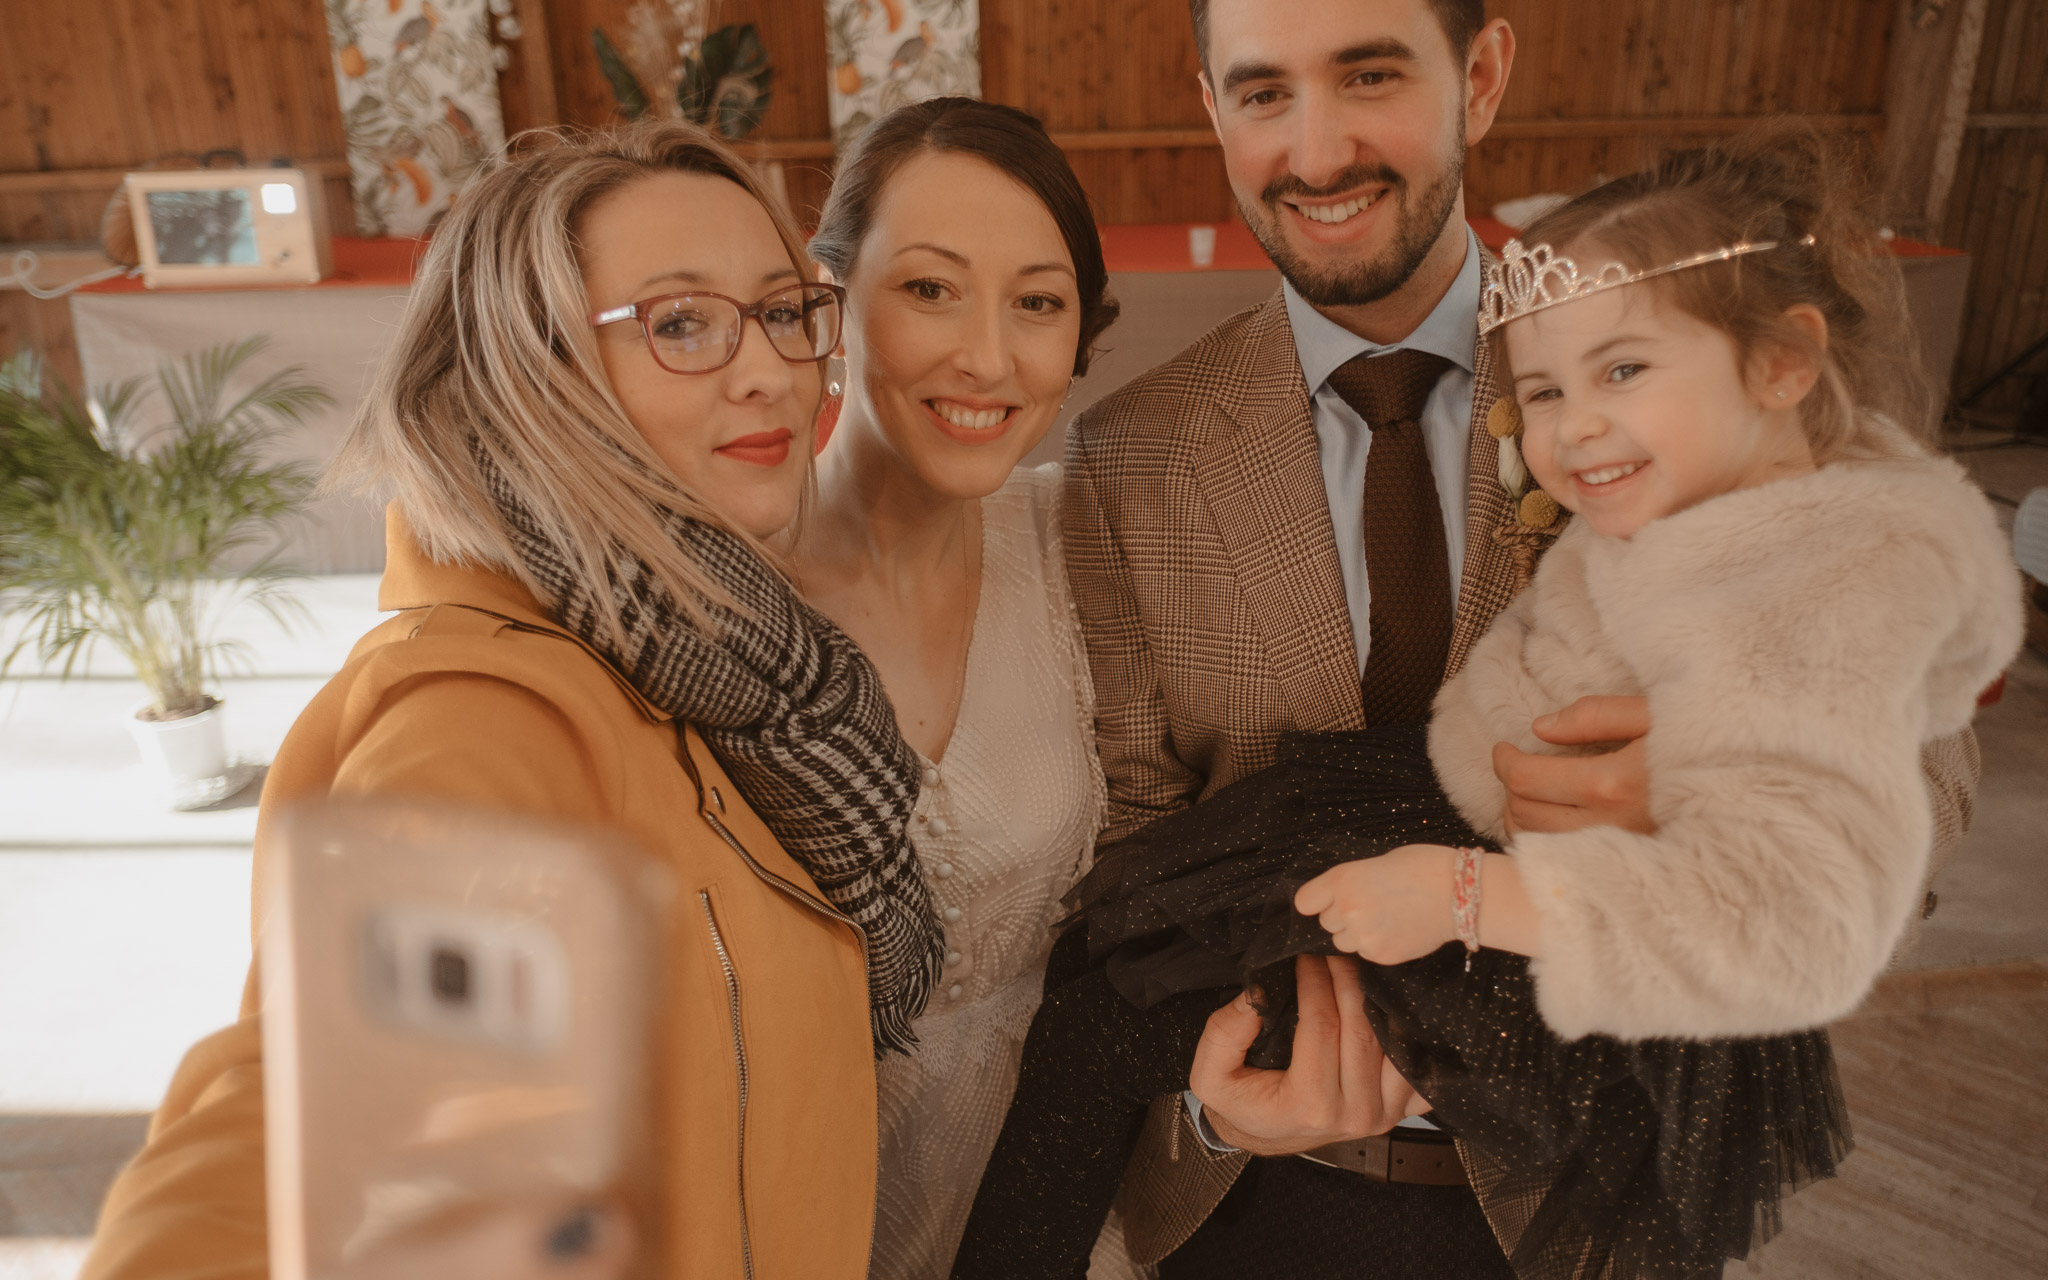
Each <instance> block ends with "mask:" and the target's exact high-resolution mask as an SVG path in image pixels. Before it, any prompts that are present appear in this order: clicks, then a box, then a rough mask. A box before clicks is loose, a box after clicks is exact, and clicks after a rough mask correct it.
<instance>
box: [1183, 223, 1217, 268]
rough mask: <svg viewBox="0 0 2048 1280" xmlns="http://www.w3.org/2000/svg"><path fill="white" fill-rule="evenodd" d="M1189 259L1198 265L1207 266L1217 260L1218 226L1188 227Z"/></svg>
mask: <svg viewBox="0 0 2048 1280" xmlns="http://www.w3.org/2000/svg"><path fill="white" fill-rule="evenodd" d="M1188 260H1189V261H1191V262H1193V263H1194V264H1195V265H1196V266H1198V267H1206V266H1209V265H1211V264H1213V263H1214V262H1215V261H1216V228H1214V227H1211V226H1196V227H1189V228H1188Z"/></svg>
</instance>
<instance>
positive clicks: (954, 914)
mask: <svg viewBox="0 0 2048 1280" xmlns="http://www.w3.org/2000/svg"><path fill="white" fill-rule="evenodd" d="M945 916H946V923H947V924H951V923H953V922H954V921H955V920H958V919H959V918H960V908H958V907H947V908H946V911H945Z"/></svg>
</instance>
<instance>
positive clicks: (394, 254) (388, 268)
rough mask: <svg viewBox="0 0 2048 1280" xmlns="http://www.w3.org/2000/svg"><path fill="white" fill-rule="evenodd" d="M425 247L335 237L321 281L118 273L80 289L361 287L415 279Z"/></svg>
mask: <svg viewBox="0 0 2048 1280" xmlns="http://www.w3.org/2000/svg"><path fill="white" fill-rule="evenodd" d="M425 248H426V242H425V241H423V240H409V239H402V238H398V237H384V236H378V237H370V236H336V237H334V274H333V275H331V276H328V277H327V278H326V279H325V280H322V281H320V282H319V283H318V284H296V283H292V284H222V285H179V286H177V287H176V288H172V289H148V288H145V287H144V286H143V283H142V277H141V276H116V277H114V278H113V279H112V280H102V281H100V282H99V283H98V284H89V285H86V286H85V287H84V288H82V289H80V290H79V292H80V293H193V292H208V293H219V292H226V291H230V290H236V289H243V290H249V289H261V290H265V291H268V290H273V289H360V288H364V287H376V286H386V287H390V286H395V287H397V288H400V289H403V288H405V287H406V286H407V285H409V284H411V283H412V273H413V265H414V264H415V263H416V262H417V261H418V259H419V255H420V253H421V251H422V250H424V249H425Z"/></svg>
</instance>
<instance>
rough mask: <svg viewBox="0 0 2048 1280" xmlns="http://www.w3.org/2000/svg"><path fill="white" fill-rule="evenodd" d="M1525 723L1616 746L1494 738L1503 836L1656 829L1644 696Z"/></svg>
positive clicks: (1574, 739) (1557, 736)
mask: <svg viewBox="0 0 2048 1280" xmlns="http://www.w3.org/2000/svg"><path fill="white" fill-rule="evenodd" d="M1530 727H1531V728H1532V729H1533V730H1534V731H1535V734H1536V736H1537V737H1539V738H1541V739H1543V740H1544V741H1545V742H1548V743H1551V744H1552V745H1555V746H1560V747H1564V746H1595V745H1608V744H1612V745H1613V746H1614V748H1615V749H1614V750H1611V751H1608V752H1607V753H1606V754H1604V755H1597V756H1532V755H1530V754H1528V753H1527V752H1525V751H1522V750H1520V749H1518V748H1517V747H1515V746H1514V745H1513V744H1511V743H1506V742H1497V743H1495V744H1494V746H1493V772H1494V776H1496V777H1498V778H1499V779H1500V781H1501V785H1502V786H1504V787H1506V788H1507V791H1508V807H1507V828H1508V832H1509V834H1510V835H1512V834H1513V833H1515V832H1517V831H1577V830H1579V829H1580V828H1582V827H1621V828H1624V829H1626V830H1629V831H1640V832H1642V833H1643V834H1644V835H1654V834H1655V833H1656V830H1657V824H1656V822H1655V821H1654V820H1653V819H1652V818H1651V817H1650V771H1649V768H1648V765H1647V764H1646V763H1645V760H1644V751H1643V736H1644V735H1645V734H1647V733H1649V731H1650V701H1649V699H1647V698H1612V697H1590V698H1580V699H1579V700H1578V701H1577V702H1574V703H1572V704H1571V705H1570V706H1568V707H1566V708H1564V710H1562V711H1556V712H1552V713H1551V714H1550V715H1547V716H1538V717H1537V718H1536V721H1535V723H1534V724H1533V725H1531V726H1530ZM1196 1096H1197V1097H1199V1096H1200V1094H1197V1095H1196Z"/></svg>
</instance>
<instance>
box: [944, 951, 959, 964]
mask: <svg viewBox="0 0 2048 1280" xmlns="http://www.w3.org/2000/svg"><path fill="white" fill-rule="evenodd" d="M946 963H947V964H949V965H955V964H959V963H960V953H959V952H958V951H948V952H947V953H946Z"/></svg>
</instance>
